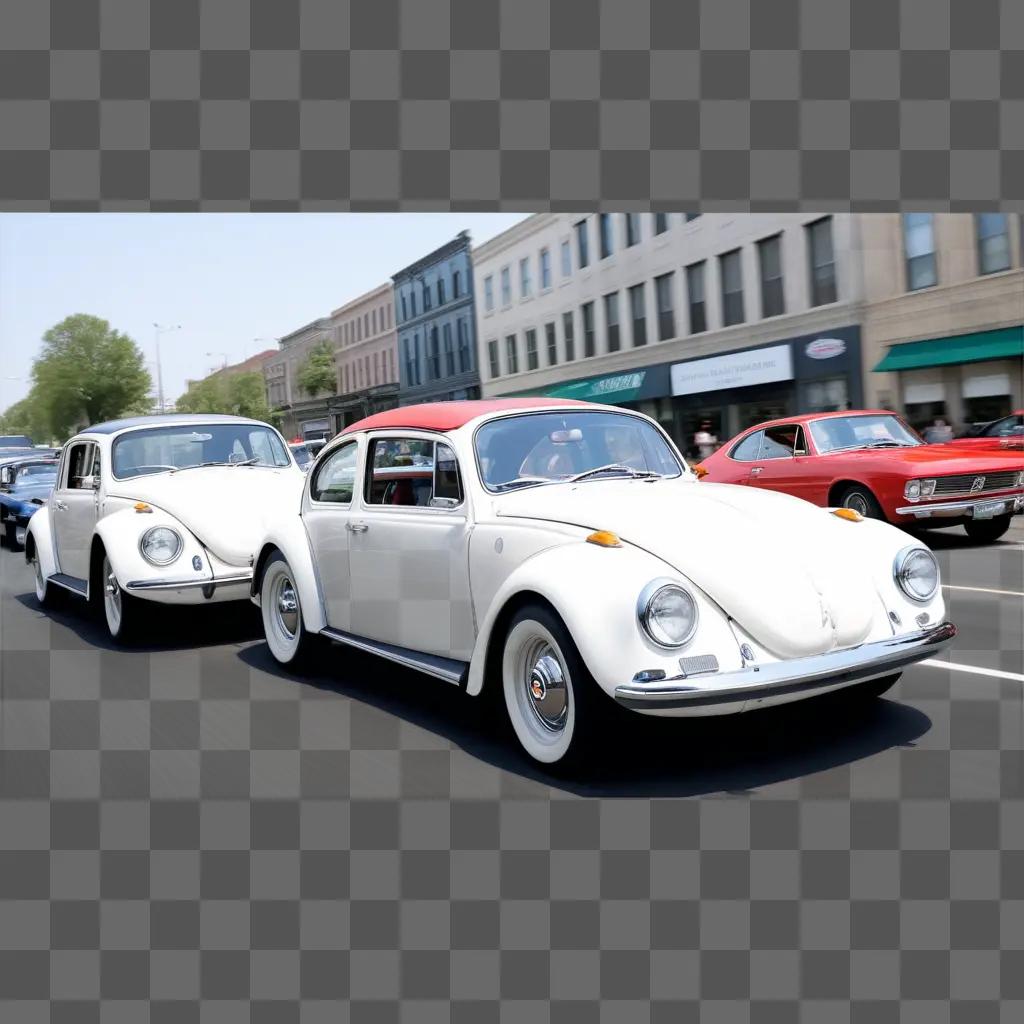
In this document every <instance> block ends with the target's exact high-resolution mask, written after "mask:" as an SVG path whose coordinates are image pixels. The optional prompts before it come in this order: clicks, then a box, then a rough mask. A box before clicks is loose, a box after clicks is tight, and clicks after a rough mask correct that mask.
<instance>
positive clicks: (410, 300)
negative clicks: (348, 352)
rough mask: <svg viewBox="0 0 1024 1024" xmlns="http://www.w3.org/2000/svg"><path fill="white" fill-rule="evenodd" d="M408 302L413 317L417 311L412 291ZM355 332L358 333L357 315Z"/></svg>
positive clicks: (414, 294)
mask: <svg viewBox="0 0 1024 1024" xmlns="http://www.w3.org/2000/svg"><path fill="white" fill-rule="evenodd" d="M409 303H410V305H411V306H412V315H413V316H414V317H415V316H416V315H417V313H416V293H415V292H414V291H410V292H409ZM356 334H357V335H358V334H359V317H356ZM356 340H357V341H358V340H359V338H358V337H357V338H356Z"/></svg>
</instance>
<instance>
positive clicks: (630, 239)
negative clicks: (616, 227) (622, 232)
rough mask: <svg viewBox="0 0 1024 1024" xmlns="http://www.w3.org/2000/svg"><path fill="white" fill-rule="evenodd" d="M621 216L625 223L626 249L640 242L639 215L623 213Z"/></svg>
mask: <svg viewBox="0 0 1024 1024" xmlns="http://www.w3.org/2000/svg"><path fill="white" fill-rule="evenodd" d="M622 216H623V219H624V220H625V222H626V247H627V248H628V247H629V246H631V245H636V244H637V243H638V242H639V241H640V214H639V213H624V214H623V215H622Z"/></svg>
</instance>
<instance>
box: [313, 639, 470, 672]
mask: <svg viewBox="0 0 1024 1024" xmlns="http://www.w3.org/2000/svg"><path fill="white" fill-rule="evenodd" d="M320 635H321V636H325V637H327V639H328V640H333V641H334V642H335V643H339V644H347V645H348V646H349V647H356V648H358V649H359V650H360V651H366V652H367V653H368V654H377V655H380V657H382V658H387V659H388V661H393V662H396V663H397V664H399V665H404V666H405V667H406V668H414V669H416V671H417V672H424V673H425V674H426V675H428V676H434V678H435V679H443V680H444V681H445V682H446V683H454V684H455V685H456V686H465V685H466V677H467V675H468V674H469V664H468V663H467V662H465V661H455V660H453V659H452V658H442V657H440V655H437V654H422V653H420V652H419V651H411V650H409V648H408V647H396V646H394V644H385V643H381V642H380V641H379V640H368V639H366V637H362V636H355V635H354V634H352V633H345V632H342V630H340V629H330V628H329V627H328V628H325V629H321V630H320Z"/></svg>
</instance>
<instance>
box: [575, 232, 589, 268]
mask: <svg viewBox="0 0 1024 1024" xmlns="http://www.w3.org/2000/svg"><path fill="white" fill-rule="evenodd" d="M575 227H576V256H577V260H578V263H579V268H580V270H582V269H583V268H584V267H586V266H589V264H590V244H589V239H588V238H587V222H586V220H580V221H577V222H576V224H575Z"/></svg>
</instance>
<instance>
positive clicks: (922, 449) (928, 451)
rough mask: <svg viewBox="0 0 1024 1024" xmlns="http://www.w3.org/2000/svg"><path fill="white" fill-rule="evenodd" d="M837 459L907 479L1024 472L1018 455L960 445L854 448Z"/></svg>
mask: <svg viewBox="0 0 1024 1024" xmlns="http://www.w3.org/2000/svg"><path fill="white" fill-rule="evenodd" d="M836 454H837V456H839V455H842V456H843V457H844V458H848V459H851V460H852V461H854V462H861V461H863V462H871V463H872V464H873V465H875V466H883V465H884V466H885V467H886V469H889V468H892V469H893V470H894V471H898V470H899V469H900V468H903V469H904V470H905V471H906V472H907V474H908V476H913V477H927V476H949V475H955V474H959V473H998V472H1005V471H1006V470H1009V469H1024V459H1022V458H1021V455H1020V453H1019V452H1013V451H1010V452H1007V454H1005V455H1002V454H1000V453H999V452H997V451H992V450H990V449H986V448H982V449H981V450H980V451H979V450H978V449H977V448H972V447H970V446H968V445H962V444H954V443H948V444H922V445H917V446H915V447H913V448H858V449H856V450H855V451H850V452H839V453H836Z"/></svg>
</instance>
